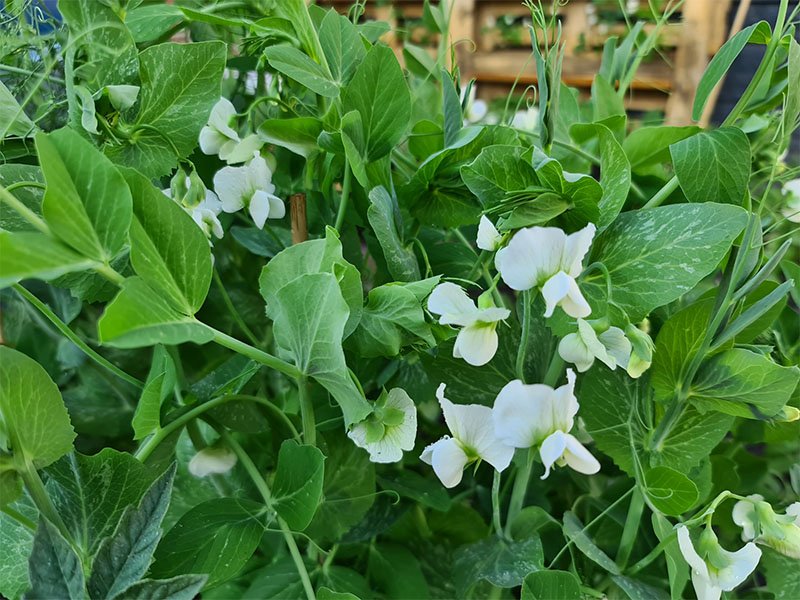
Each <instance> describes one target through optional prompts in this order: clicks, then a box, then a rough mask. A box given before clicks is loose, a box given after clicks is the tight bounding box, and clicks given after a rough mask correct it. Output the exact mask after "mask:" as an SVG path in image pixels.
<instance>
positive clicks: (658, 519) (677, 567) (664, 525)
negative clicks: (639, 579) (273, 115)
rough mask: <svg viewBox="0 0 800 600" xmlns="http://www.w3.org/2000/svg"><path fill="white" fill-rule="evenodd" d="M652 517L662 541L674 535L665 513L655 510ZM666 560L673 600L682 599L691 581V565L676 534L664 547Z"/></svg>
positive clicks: (654, 527) (656, 531)
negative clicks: (682, 551) (685, 557)
mask: <svg viewBox="0 0 800 600" xmlns="http://www.w3.org/2000/svg"><path fill="white" fill-rule="evenodd" d="M651 519H652V522H653V531H655V534H656V536H658V540H659V541H660V542H663V541H664V540H665V539H667V538H668V537H669V536H670V535H672V523H670V521H669V519H667V518H666V517H665V516H664V515H662V514H659V513H655V512H654V513H653V514H652V517H651ZM664 560H665V561H666V563H667V573H668V575H669V589H670V596H671V598H672V600H681V599H682V598H683V597H684V596H683V588H685V587H686V583H687V582H688V581H689V565H688V564H687V563H686V560H685V559H684V558H683V554H681V549H680V548H679V547H678V540H677V538H676V537H675V536H674V535H673V537H672V540H671V541H669V542H667V543H666V545H665V547H664Z"/></svg>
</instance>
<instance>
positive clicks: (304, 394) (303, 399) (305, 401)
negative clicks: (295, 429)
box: [297, 376, 317, 446]
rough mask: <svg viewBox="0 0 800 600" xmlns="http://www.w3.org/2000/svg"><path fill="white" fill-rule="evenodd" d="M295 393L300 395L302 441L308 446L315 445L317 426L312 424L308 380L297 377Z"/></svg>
mask: <svg viewBox="0 0 800 600" xmlns="http://www.w3.org/2000/svg"><path fill="white" fill-rule="evenodd" d="M297 391H298V392H299V394H300V416H301V418H302V421H303V441H304V442H305V443H306V444H308V445H309V446H316V445H317V425H316V423H315V422H314V404H313V403H312V402H311V397H310V396H309V395H308V380H307V379H306V378H305V377H303V376H300V377H297Z"/></svg>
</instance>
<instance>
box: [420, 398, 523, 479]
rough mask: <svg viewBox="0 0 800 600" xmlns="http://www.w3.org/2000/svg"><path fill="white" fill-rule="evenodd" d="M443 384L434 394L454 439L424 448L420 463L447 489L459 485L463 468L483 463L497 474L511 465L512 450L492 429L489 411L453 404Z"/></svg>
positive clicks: (450, 438) (445, 439) (488, 409)
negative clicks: (429, 468)
mask: <svg viewBox="0 0 800 600" xmlns="http://www.w3.org/2000/svg"><path fill="white" fill-rule="evenodd" d="M444 390H445V384H441V385H440V386H439V389H437V390H436V397H437V398H438V399H439V404H440V405H441V407H442V413H444V420H445V423H447V427H448V428H449V429H450V433H452V434H453V437H450V436H447V435H446V436H444V437H443V438H442V439H440V440H439V441H438V442H434V443H433V444H431V445H429V446H428V447H426V448H425V450H424V451H423V452H422V455H421V456H420V459H421V460H422V462H425V463H427V464H429V465H431V466H432V467H433V472H434V473H436V476H437V477H438V478H439V480H440V481H441V482H442V484H443V485H444V486H445V487H447V488H452V487H455V486H457V485H458V484H459V483H460V482H461V477H462V475H463V471H464V468H465V467H466V466H467V465H468V464H470V463H472V462H475V461H477V460H485V461H486V462H488V463H489V464H490V465H492V466H493V467H494V468H495V469H497V470H498V471H503V470H504V469H506V468H507V467H508V465H510V464H511V459H512V458H513V456H514V448H512V447H511V446H509V445H508V444H505V443H503V442H502V441H500V440H499V439H498V438H497V437H496V436H495V433H494V428H493V427H492V409H491V408H489V407H488V406H481V405H480V404H453V403H452V402H450V400H448V399H447V398H445V397H444Z"/></svg>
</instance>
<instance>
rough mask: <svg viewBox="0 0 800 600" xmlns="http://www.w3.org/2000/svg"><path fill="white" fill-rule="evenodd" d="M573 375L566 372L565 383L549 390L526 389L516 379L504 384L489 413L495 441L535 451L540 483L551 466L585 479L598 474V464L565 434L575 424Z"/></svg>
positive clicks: (531, 386)
mask: <svg viewBox="0 0 800 600" xmlns="http://www.w3.org/2000/svg"><path fill="white" fill-rule="evenodd" d="M574 390H575V373H573V371H572V369H567V383H566V384H565V385H562V386H561V387H559V388H556V389H553V388H551V387H550V386H549V385H543V384H533V385H526V384H524V383H522V381H520V380H519V379H515V380H514V381H511V382H509V383H507V384H506V385H505V386H504V387H503V389H502V390H500V393H499V394H498V395H497V399H496V400H495V401H494V408H493V409H492V422H493V424H494V431H495V435H497V438H498V439H500V440H501V441H503V442H505V443H506V444H509V445H510V446H513V447H514V448H530V447H532V446H538V447H539V456H540V458H541V459H542V463H544V468H545V472H544V475H542V479H545V478H546V477H547V476H548V475H549V474H550V469H551V468H552V466H553V464H558V465H559V466H563V465H568V466H570V467H572V468H573V469H575V470H576V471H578V472H579V473H583V474H585V475H593V474H594V473H597V472H598V471H599V470H600V463H599V462H597V459H596V458H595V457H594V456H592V455H591V453H590V452H589V451H588V450H587V449H586V448H584V446H583V444H581V443H580V442H579V441H578V439H577V438H576V437H575V436H573V435H572V434H570V433H569V431H570V430H571V429H572V427H573V425H574V424H575V415H576V414H577V412H578V399H577V398H576V397H575V393H574Z"/></svg>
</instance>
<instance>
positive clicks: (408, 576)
mask: <svg viewBox="0 0 800 600" xmlns="http://www.w3.org/2000/svg"><path fill="white" fill-rule="evenodd" d="M368 564H369V567H368V568H369V574H370V576H371V577H370V578H371V579H372V580H373V581H374V582H375V584H377V587H378V588H379V589H380V590H381V591H382V592H383V593H384V594H386V597H387V598H389V599H390V600H405V599H406V598H414V599H415V600H427V598H430V591H429V590H428V583H427V582H426V581H425V576H424V575H423V573H422V568H421V567H420V562H419V560H418V558H417V557H416V556H415V555H414V554H413V553H412V552H411V550H409V549H408V548H406V547H405V546H400V545H398V544H391V543H387V542H381V543H378V544H373V545H371V546H370V549H369V563H368Z"/></svg>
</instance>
